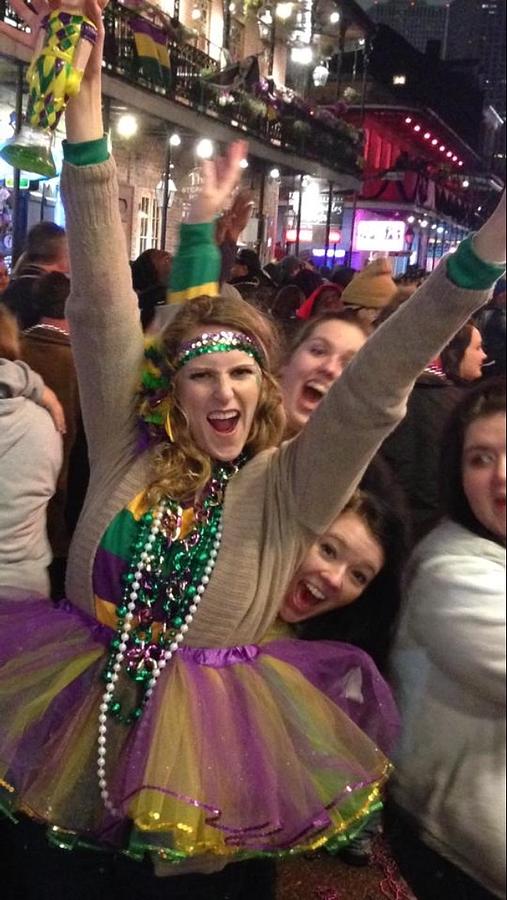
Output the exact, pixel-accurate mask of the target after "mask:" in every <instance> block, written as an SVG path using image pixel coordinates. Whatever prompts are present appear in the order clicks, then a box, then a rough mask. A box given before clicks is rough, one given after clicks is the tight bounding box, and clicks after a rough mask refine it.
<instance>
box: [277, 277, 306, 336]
mask: <svg viewBox="0 0 507 900" xmlns="http://www.w3.org/2000/svg"><path fill="white" fill-rule="evenodd" d="M304 299H305V296H304V294H303V292H302V291H301V290H300V288H298V287H297V286H296V285H295V284H286V285H285V286H284V287H281V288H280V290H279V291H278V292H277V294H276V295H275V298H274V300H273V302H272V304H271V310H270V312H271V315H272V316H273V319H274V320H275V322H276V323H277V324H278V325H279V326H280V327H281V328H282V330H283V333H284V335H285V337H286V338H287V339H290V338H291V337H292V336H293V334H294V332H295V330H296V328H297V325H298V320H297V318H296V310H297V309H298V308H299V307H300V306H301V303H302V301H303V300H304Z"/></svg>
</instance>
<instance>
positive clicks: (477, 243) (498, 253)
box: [474, 191, 506, 264]
mask: <svg viewBox="0 0 507 900" xmlns="http://www.w3.org/2000/svg"><path fill="white" fill-rule="evenodd" d="M505 206H506V204H505V191H504V192H503V194H502V196H501V198H500V202H499V204H498V206H497V207H496V209H495V211H494V213H492V215H491V216H490V217H489V219H488V220H487V222H485V223H484V225H483V226H482V228H480V229H479V231H478V232H477V234H476V235H475V237H474V249H475V252H476V253H477V255H478V256H480V258H481V259H483V260H484V262H489V263H500V264H502V263H505V256H506V254H505V243H506V230H505V213H506V209H505Z"/></svg>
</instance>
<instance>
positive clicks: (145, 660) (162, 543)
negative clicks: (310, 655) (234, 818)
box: [97, 457, 246, 814]
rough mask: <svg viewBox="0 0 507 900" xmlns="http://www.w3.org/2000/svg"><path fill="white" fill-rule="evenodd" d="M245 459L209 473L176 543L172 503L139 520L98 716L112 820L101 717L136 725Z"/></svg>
mask: <svg viewBox="0 0 507 900" xmlns="http://www.w3.org/2000/svg"><path fill="white" fill-rule="evenodd" d="M245 461H246V459H245V457H240V458H239V459H238V460H236V462H234V463H221V464H219V465H218V466H216V467H215V468H214V470H213V475H212V478H211V480H210V482H209V484H208V485H207V487H206V489H205V490H204V492H203V494H202V496H201V497H200V498H199V500H198V501H197V502H196V504H195V506H194V521H193V525H192V528H191V530H190V532H189V533H188V534H187V535H186V537H185V538H180V533H181V524H182V516H183V509H182V507H181V506H179V505H178V504H177V503H175V501H174V500H170V499H164V500H162V501H161V502H160V503H159V505H158V506H157V507H156V509H154V510H153V511H148V512H147V513H145V514H144V515H143V516H142V518H141V520H140V522H139V527H138V532H137V536H136V538H135V540H134V543H133V547H132V553H131V560H132V561H131V563H130V566H129V569H128V572H127V573H126V574H125V576H124V585H125V586H124V591H123V598H122V602H121V604H120V605H119V606H118V608H117V628H116V634H115V636H114V638H113V639H112V641H111V644H110V652H109V658H108V662H107V665H106V668H105V670H104V673H103V680H104V681H105V685H106V688H105V691H104V694H103V695H102V701H101V704H100V711H99V736H98V741H97V743H98V751H97V775H98V782H99V788H100V792H101V797H102V800H103V802H104V805H105V807H106V808H107V809H108V810H109V811H110V812H112V813H114V814H117V810H116V809H115V808H114V806H113V804H112V802H111V800H110V796H109V791H108V787H107V780H106V755H107V722H108V719H109V718H110V717H112V718H114V719H116V720H117V721H118V722H120V723H122V724H124V725H131V724H133V723H134V722H136V721H138V720H139V719H140V717H141V716H142V714H143V711H144V709H145V707H146V704H147V703H148V701H149V699H150V697H151V696H152V695H153V691H154V689H155V686H156V684H157V681H158V679H159V677H160V675H161V674H162V671H163V670H164V669H165V667H166V666H167V664H168V662H169V661H170V660H171V659H172V657H173V656H174V654H175V653H176V652H177V650H178V649H179V647H180V646H181V644H182V643H183V641H184V639H185V635H186V634H187V632H188V629H189V627H190V625H191V624H192V622H193V619H194V616H195V614H196V612H197V609H198V606H199V603H200V602H201V599H202V596H203V594H204V592H205V590H206V587H207V585H208V583H209V580H210V575H211V574H212V572H213V569H214V567H215V562H216V558H217V556H218V551H219V549H220V543H221V539H222V506H223V499H224V492H225V487H226V485H227V482H228V481H229V480H230V479H231V478H232V476H233V475H234V474H235V473H236V472H237V471H238V469H239V468H240V466H241V465H243V464H244V462H245ZM122 672H124V673H125V674H126V675H127V676H128V677H129V679H131V680H133V681H134V682H136V684H137V689H138V692H139V698H138V702H137V704H136V705H135V706H134V707H133V708H132V709H130V710H129V711H128V712H126V711H125V710H124V709H123V706H122V703H121V701H120V700H118V699H116V698H115V693H116V689H117V684H118V682H119V680H120V674H121V673H122Z"/></svg>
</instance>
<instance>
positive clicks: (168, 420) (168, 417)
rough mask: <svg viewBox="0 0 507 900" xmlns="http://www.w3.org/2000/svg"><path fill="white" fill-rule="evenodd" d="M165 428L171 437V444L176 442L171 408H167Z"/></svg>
mask: <svg viewBox="0 0 507 900" xmlns="http://www.w3.org/2000/svg"><path fill="white" fill-rule="evenodd" d="M164 428H165V432H166V434H167V437H168V438H169V440H170V442H171V444H174V434H173V429H172V425H171V410H170V409H168V410H167V415H166V417H165V423H164Z"/></svg>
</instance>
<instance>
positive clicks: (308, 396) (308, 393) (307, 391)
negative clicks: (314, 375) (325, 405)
mask: <svg viewBox="0 0 507 900" xmlns="http://www.w3.org/2000/svg"><path fill="white" fill-rule="evenodd" d="M326 394H327V388H325V387H323V386H322V385H321V384H318V383H317V382H315V381H308V382H307V383H306V384H305V385H303V390H302V397H303V401H304V402H305V403H306V404H309V405H310V406H318V404H319V403H320V401H321V400H322V398H323V397H325V396H326Z"/></svg>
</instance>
